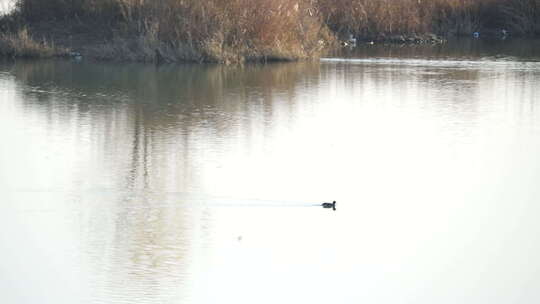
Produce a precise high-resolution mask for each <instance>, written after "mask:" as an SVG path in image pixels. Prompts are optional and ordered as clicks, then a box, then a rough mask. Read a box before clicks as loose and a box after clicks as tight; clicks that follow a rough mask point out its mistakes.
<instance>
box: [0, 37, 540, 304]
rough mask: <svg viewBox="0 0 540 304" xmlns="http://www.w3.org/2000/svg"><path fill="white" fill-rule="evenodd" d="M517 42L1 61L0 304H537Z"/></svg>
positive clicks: (537, 77) (529, 151) (532, 70)
mask: <svg viewBox="0 0 540 304" xmlns="http://www.w3.org/2000/svg"><path fill="white" fill-rule="evenodd" d="M537 46H538V43H535V42H532V43H529V44H525V43H519V44H517V46H516V45H514V46H512V47H509V46H508V44H505V43H499V44H497V45H495V46H494V45H491V44H489V43H485V44H484V43H478V42H467V43H466V44H465V45H461V46H459V47H454V46H452V45H450V46H445V47H442V48H441V47H432V48H418V49H416V50H412V49H403V48H402V49H397V48H391V49H389V48H384V49H382V48H379V49H378V50H377V48H360V49H359V50H356V51H350V52H345V53H343V54H340V55H339V57H332V58H326V59H323V60H321V62H316V63H293V64H274V65H266V66H245V67H223V66H204V65H203V66H190V65H186V66H161V67H155V66H152V65H136V64H133V65H131V64H122V65H120V64H118V65H117V64H97V63H91V62H84V61H83V62H70V61H54V62H43V61H42V62H16V63H7V62H4V63H2V64H0V301H1V302H2V303H55V304H58V303H143V304H146V303H392V304H394V303H426V304H427V303H536V302H538V301H540V288H539V286H540V274H539V273H540V272H539V271H540V260H539V259H538V256H540V223H539V222H538V214H539V213H540V205H539V204H538V203H539V201H540V186H539V185H540V159H539V155H540V85H539V84H540V62H539V61H538V59H539V58H538V47H537ZM331 200H337V201H338V210H337V211H336V212H333V211H331V210H328V209H323V208H320V207H317V206H315V204H319V203H321V202H323V201H331Z"/></svg>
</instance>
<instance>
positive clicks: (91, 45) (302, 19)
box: [0, 0, 540, 62]
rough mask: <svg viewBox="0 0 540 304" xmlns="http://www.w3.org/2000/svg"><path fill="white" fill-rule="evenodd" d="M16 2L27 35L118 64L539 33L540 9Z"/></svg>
mask: <svg viewBox="0 0 540 304" xmlns="http://www.w3.org/2000/svg"><path fill="white" fill-rule="evenodd" d="M14 1H17V2H16V10H15V12H14V13H13V14H12V15H13V16H15V15H16V16H17V20H20V22H21V24H23V25H25V26H28V27H29V28H30V29H32V28H33V27H39V25H42V24H44V23H45V24H46V23H56V24H60V26H61V27H63V28H64V29H69V30H68V31H71V32H70V34H69V35H70V40H69V41H74V40H72V39H71V35H74V33H73V32H74V31H75V29H78V30H80V31H87V32H96V33H98V32H99V33H100V35H101V34H102V33H105V36H106V37H107V43H102V42H100V43H98V42H97V41H92V40H91V39H87V40H88V41H83V42H82V43H83V44H84V43H86V44H87V45H86V46H85V47H88V49H90V50H91V52H92V53H93V54H94V55H95V56H96V57H99V58H102V59H116V60H117V59H120V60H123V59H125V60H138V61H149V60H165V61H214V62H242V61H245V60H273V59H298V58H309V57H316V56H317V55H319V54H320V53H321V52H322V51H323V49H324V47H325V46H326V45H329V44H332V43H333V42H335V38H334V37H336V36H348V35H349V34H353V35H355V36H357V37H366V38H370V37H382V38H383V39H384V37H388V36H390V35H396V34H397V35H416V34H426V33H435V34H440V35H463V34H465V35H470V34H471V33H472V32H474V31H483V30H486V29H491V30H494V29H502V28H504V29H507V30H509V31H510V32H511V33H513V34H522V35H530V34H540V0H46V1H45V0H14ZM12 19H13V18H12ZM0 23H1V22H0ZM1 25H2V24H0V26H1ZM57 27H58V26H57ZM98 30H99V31H98ZM44 32H50V31H48V30H47V31H44ZM59 32H60V31H59ZM65 32H66V31H64V32H63V33H65ZM64 35H66V34H64ZM94 36H97V35H94ZM101 36H103V35H101ZM75 47H77V46H75Z"/></svg>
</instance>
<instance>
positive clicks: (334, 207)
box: [322, 201, 336, 211]
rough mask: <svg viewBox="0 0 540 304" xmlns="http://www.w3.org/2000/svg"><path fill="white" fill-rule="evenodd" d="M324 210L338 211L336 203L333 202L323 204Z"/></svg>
mask: <svg viewBox="0 0 540 304" xmlns="http://www.w3.org/2000/svg"><path fill="white" fill-rule="evenodd" d="M322 207H323V208H332V209H333V210H334V211H336V201H333V202H331V203H322Z"/></svg>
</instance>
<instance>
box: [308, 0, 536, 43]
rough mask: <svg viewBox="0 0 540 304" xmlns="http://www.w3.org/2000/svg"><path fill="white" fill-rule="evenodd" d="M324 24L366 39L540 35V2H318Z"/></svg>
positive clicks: (381, 0) (347, 0)
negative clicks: (421, 36) (504, 31)
mask: <svg viewBox="0 0 540 304" xmlns="http://www.w3.org/2000/svg"><path fill="white" fill-rule="evenodd" d="M318 5H319V8H320V10H321V15H322V16H323V19H324V22H325V23H326V24H327V25H328V26H329V27H330V28H331V29H332V30H333V31H334V32H337V33H341V34H343V33H347V34H349V33H350V34H354V35H356V36H359V37H365V38H370V39H371V38H378V37H382V38H384V37H388V36H390V35H415V34H425V33H435V34H438V35H442V36H446V37H448V36H456V35H471V34H472V33H473V32H476V31H478V32H484V33H489V34H492V35H493V34H496V33H500V32H501V31H502V30H503V29H504V30H506V31H507V32H508V33H511V34H514V35H538V34H540V0H399V1H396V0H376V1H373V0H332V1H328V0H319V3H318Z"/></svg>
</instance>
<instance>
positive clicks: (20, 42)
mask: <svg viewBox="0 0 540 304" xmlns="http://www.w3.org/2000/svg"><path fill="white" fill-rule="evenodd" d="M66 53H67V50H65V49H64V48H59V47H56V46H55V45H54V44H52V43H49V42H48V41H46V40H41V41H39V40H36V39H34V38H33V37H32V36H31V35H30V34H29V33H28V30H27V29H26V28H23V29H21V30H19V31H18V32H16V33H0V57H10V58H36V57H52V56H63V55H65V54H66Z"/></svg>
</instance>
